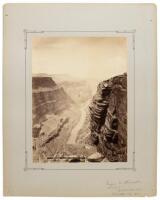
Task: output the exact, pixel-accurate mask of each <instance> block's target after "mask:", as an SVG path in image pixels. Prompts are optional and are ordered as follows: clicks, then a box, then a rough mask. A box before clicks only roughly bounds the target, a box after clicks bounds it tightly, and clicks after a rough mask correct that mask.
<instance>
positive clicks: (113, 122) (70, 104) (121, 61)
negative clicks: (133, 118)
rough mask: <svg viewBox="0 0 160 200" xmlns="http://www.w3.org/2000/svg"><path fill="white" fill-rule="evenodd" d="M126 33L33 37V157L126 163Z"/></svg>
mask: <svg viewBox="0 0 160 200" xmlns="http://www.w3.org/2000/svg"><path fill="white" fill-rule="evenodd" d="M127 55H128V52H127V38H126V37H33V38H32V158H33V163H48V162H50V163H51V162H66V163H74V162H75V163H80V162H82V163H83V162H88V163H89V162H106V165H107V162H127V65H128V63H127V62H128V61H127V57H128V56H127Z"/></svg>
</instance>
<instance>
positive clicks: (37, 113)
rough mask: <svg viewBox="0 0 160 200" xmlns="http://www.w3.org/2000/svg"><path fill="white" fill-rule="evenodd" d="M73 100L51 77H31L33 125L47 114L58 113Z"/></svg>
mask: <svg viewBox="0 0 160 200" xmlns="http://www.w3.org/2000/svg"><path fill="white" fill-rule="evenodd" d="M72 103H73V101H72V100H71V98H70V97H69V96H68V95H67V94H66V93H65V91H64V89H63V88H62V87H59V86H58V85H57V84H56V83H55V82H54V81H53V79H52V78H51V77H32V115H33V116H32V118H33V125H34V124H37V123H41V122H42V121H44V120H45V119H46V116H47V115H50V114H58V113H60V112H62V111H63V110H65V109H67V108H68V107H69V106H70V105H71V104H72Z"/></svg>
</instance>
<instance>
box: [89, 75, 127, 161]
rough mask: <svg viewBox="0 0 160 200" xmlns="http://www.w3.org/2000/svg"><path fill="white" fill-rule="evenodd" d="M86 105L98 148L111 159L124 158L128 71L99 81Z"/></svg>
mask: <svg viewBox="0 0 160 200" xmlns="http://www.w3.org/2000/svg"><path fill="white" fill-rule="evenodd" d="M89 109H90V131H91V139H92V142H93V143H94V144H95V145H96V146H97V150H98V151H99V152H100V153H102V154H103V155H104V156H105V157H106V158H107V159H108V160H109V161H111V162H125V161H127V74H126V73H124V74H122V75H119V76H116V77H113V78H111V79H109V80H106V81H103V82H101V83H100V84H99V85H98V87H97V92H96V94H95V96H94V97H93V99H92V103H91V105H90V106H89Z"/></svg>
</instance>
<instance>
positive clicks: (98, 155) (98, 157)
mask: <svg viewBox="0 0 160 200" xmlns="http://www.w3.org/2000/svg"><path fill="white" fill-rule="evenodd" d="M103 158H104V156H103V155H102V154H101V153H98V152H96V153H94V154H92V155H90V156H89V157H88V158H87V160H88V161H89V162H101V161H102V160H103Z"/></svg>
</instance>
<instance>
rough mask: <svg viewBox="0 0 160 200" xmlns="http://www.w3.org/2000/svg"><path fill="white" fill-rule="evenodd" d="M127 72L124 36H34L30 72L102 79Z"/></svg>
mask: <svg viewBox="0 0 160 200" xmlns="http://www.w3.org/2000/svg"><path fill="white" fill-rule="evenodd" d="M124 72H127V39H126V38H125V37H61V38H58V37H35V38H33V39H32V74H33V75H36V74H48V75H52V76H53V75H68V76H71V77H74V78H79V79H87V78H88V79H96V80H104V79H107V78H109V77H112V76H115V75H119V74H122V73H124Z"/></svg>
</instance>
